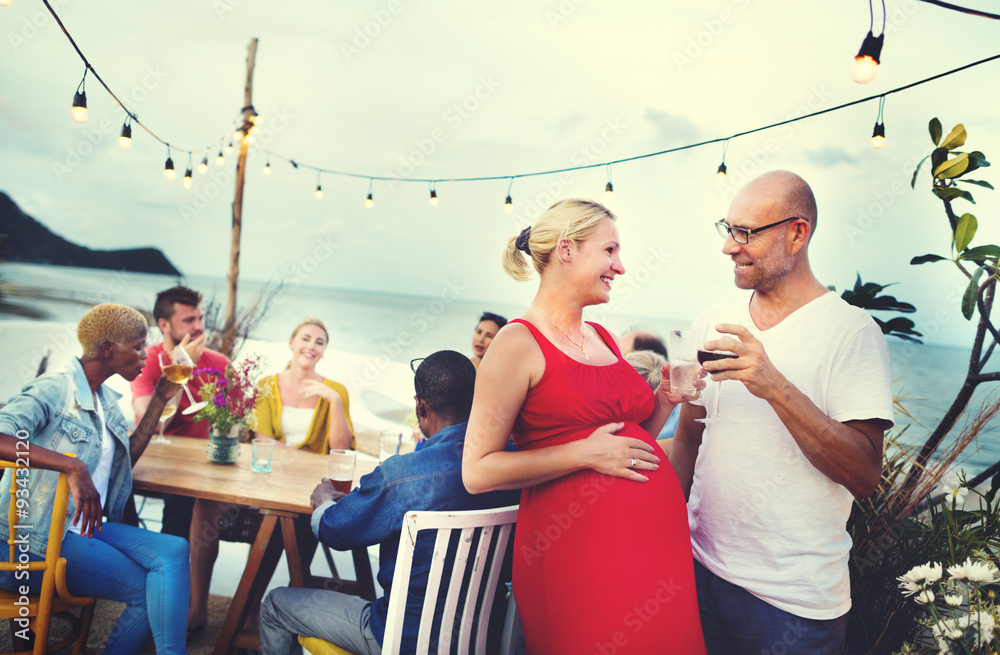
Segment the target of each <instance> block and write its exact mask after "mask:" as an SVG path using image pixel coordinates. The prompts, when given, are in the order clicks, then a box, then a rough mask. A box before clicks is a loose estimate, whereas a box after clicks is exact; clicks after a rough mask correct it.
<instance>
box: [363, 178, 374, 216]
mask: <svg viewBox="0 0 1000 655" xmlns="http://www.w3.org/2000/svg"><path fill="white" fill-rule="evenodd" d="M373 184H375V180H368V197H367V198H365V207H367V208H368V209H371V208H372V206H373V205H374V204H375V200H374V199H373V198H372V185H373Z"/></svg>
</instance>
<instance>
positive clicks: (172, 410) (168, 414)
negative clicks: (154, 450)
mask: <svg viewBox="0 0 1000 655" xmlns="http://www.w3.org/2000/svg"><path fill="white" fill-rule="evenodd" d="M177 399H178V398H177V396H174V397H173V398H171V399H170V400H168V401H167V404H166V405H164V406H163V412H162V413H161V414H160V433H159V434H157V435H156V438H154V439H153V440H152V441H150V442H149V443H170V439H167V438H166V437H165V436H163V431H164V429H166V427H167V421H169V420H170V419H171V418H173V416H174V414H176V413H177V405H178V403H176V402H174V400H177Z"/></svg>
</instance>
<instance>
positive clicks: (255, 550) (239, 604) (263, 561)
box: [215, 511, 282, 655]
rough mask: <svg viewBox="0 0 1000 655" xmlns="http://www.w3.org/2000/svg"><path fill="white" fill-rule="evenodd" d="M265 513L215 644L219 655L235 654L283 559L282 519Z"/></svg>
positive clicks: (273, 514)
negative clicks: (236, 643) (279, 527)
mask: <svg viewBox="0 0 1000 655" xmlns="http://www.w3.org/2000/svg"><path fill="white" fill-rule="evenodd" d="M262 513H263V514H264V520H263V522H262V523H261V525H260V531H259V532H257V538H256V539H255V540H254V542H253V545H252V546H251V548H250V556H249V558H248V559H247V565H246V568H245V569H244V570H243V577H241V578H240V584H239V587H237V589H236V594H235V595H234V596H233V600H232V602H231V603H230V605H229V611H228V612H226V620H225V621H224V622H223V624H222V630H221V631H220V632H219V640H218V641H217V642H216V644H215V655H229V654H230V653H232V652H233V649H234V643H233V642H234V641H235V640H236V637H237V633H238V632H239V631H240V630H241V629H242V628H243V627H244V625H245V623H246V619H247V617H248V616H249V615H250V612H251V611H252V610H257V609H259V605H260V599H261V597H262V596H263V595H264V589H266V588H267V583H268V582H270V580H271V576H272V575H273V574H274V570H275V568H277V566H278V560H279V559H280V557H281V546H282V544H281V532H280V531H276V530H275V527H276V524H277V522H278V516H277V515H276V514H275V513H269V512H267V511H262ZM241 641H242V640H241ZM258 646H259V640H258ZM258 649H259V648H258Z"/></svg>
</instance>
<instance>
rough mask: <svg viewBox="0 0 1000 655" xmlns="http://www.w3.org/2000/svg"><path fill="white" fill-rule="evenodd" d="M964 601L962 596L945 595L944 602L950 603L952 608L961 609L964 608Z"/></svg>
mask: <svg viewBox="0 0 1000 655" xmlns="http://www.w3.org/2000/svg"><path fill="white" fill-rule="evenodd" d="M962 600H963V598H962V594H945V595H944V602H946V603H948V604H949V605H951V606H952V607H961V606H962Z"/></svg>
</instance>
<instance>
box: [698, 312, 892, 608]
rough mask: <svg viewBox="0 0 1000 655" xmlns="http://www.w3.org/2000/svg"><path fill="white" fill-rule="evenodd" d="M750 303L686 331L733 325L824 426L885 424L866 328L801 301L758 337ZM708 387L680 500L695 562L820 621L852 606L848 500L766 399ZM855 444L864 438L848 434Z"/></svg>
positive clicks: (877, 344)
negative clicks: (685, 494) (759, 347)
mask: <svg viewBox="0 0 1000 655" xmlns="http://www.w3.org/2000/svg"><path fill="white" fill-rule="evenodd" d="M750 298H751V294H749V293H748V294H744V295H741V296H740V297H739V298H738V299H736V300H733V301H729V302H725V303H720V304H718V305H715V306H713V307H710V308H708V309H707V310H705V311H704V312H702V314H701V315H700V316H699V317H698V318H697V319H695V322H694V324H693V325H692V329H693V330H695V331H697V332H698V333H699V334H700V335H702V337H701V338H702V339H703V340H711V339H715V338H718V334H717V333H716V332H715V325H716V324H718V323H738V324H742V325H743V326H744V327H747V328H748V329H749V330H750V332H751V334H753V336H754V337H756V338H757V339H759V340H760V341H761V342H762V343H763V345H764V349H765V351H766V352H767V355H768V358H769V359H770V360H771V362H772V363H773V364H774V366H775V367H776V368H777V369H778V370H779V371H780V372H781V373H782V374H783V375H784V376H785V377H786V378H787V379H788V380H789V382H791V383H792V384H793V385H795V387H797V388H798V389H799V390H800V391H801V392H802V393H804V394H805V395H806V396H808V397H809V399H810V400H812V402H813V403H815V404H816V406H817V407H819V409H820V410H822V411H823V413H824V414H826V415H827V416H829V417H831V418H833V419H834V420H837V421H840V422H844V421H850V420H866V419H885V420H887V421H890V422H891V421H892V418H893V414H892V377H891V370H890V367H889V351H888V347H887V345H886V342H885V337H884V336H883V335H882V332H881V330H880V329H879V328H878V325H877V324H876V323H875V321H873V320H872V318H871V317H870V316H868V314H867V313H866V312H865V311H864V310H862V309H859V308H857V307H853V306H851V305H849V304H848V303H847V302H845V301H844V300H842V299H841V298H840V297H838V296H837V294H835V293H826V294H824V295H823V296H820V297H819V298H817V299H815V300H813V301H812V302H809V303H808V304H806V305H804V306H803V307H800V308H799V309H798V310H796V311H795V312H793V313H792V314H791V315H790V316H788V317H787V318H785V319H784V320H783V321H781V323H779V324H778V325H776V326H774V327H772V328H771V329H769V330H766V331H761V330H759V329H757V327H756V326H755V325H754V322H753V319H752V318H751V317H750V309H749V305H750ZM719 387H720V385H719V383H717V382H711V381H708V385H707V387H706V389H705V391H704V392H703V393H702V396H701V400H700V401H698V402H697V404H699V405H703V406H704V407H705V408H706V411H707V412H708V417H709V419H710V420H709V422H708V423H707V425H706V426H705V430H704V433H703V439H702V444H701V448H700V449H699V451H698V459H697V461H696V463H695V469H694V482H693V484H692V487H691V497H690V500H689V502H688V518H689V520H690V524H691V541H692V547H693V551H694V556H695V558H696V559H697V560H698V561H699V562H701V563H702V564H703V565H704V566H705V567H706V568H707V569H709V570H710V571H712V572H713V573H715V574H716V575H718V576H719V577H721V578H723V579H725V580H727V581H729V582H731V583H732V584H735V585H737V586H740V587H743V588H744V589H746V590H747V591H749V592H750V593H752V594H754V595H755V596H757V597H758V598H760V599H762V600H764V601H765V602H767V603H770V604H771V605H774V606H775V607H777V608H779V609H781V610H784V611H786V612H790V613H792V614H795V615H796V616H801V617H804V618H808V619H816V620H827V619H834V618H837V617H839V616H842V615H843V614H845V613H846V612H847V611H848V610H849V609H850V607H851V590H850V578H849V575H848V570H847V560H848V554H849V552H850V549H851V538H850V536H849V535H848V534H847V530H846V525H847V519H848V516H849V514H850V512H851V505H852V502H853V497H852V496H851V493H850V492H849V491H848V490H847V489H846V488H845V487H843V486H842V485H840V484H837V483H835V482H833V481H832V480H830V479H829V478H828V477H826V476H825V475H824V474H823V473H821V472H820V471H819V470H817V469H816V468H815V467H814V466H813V465H812V464H811V463H810V462H809V461H808V460H807V459H806V458H805V455H803V454H802V451H801V450H800V449H799V447H798V444H796V442H795V440H794V439H793V438H792V436H791V434H790V433H789V432H788V430H787V429H786V428H785V426H784V424H783V423H782V422H781V421H780V420H779V419H778V416H777V414H776V413H775V412H774V410H773V409H772V408H771V407H770V405H768V403H767V402H765V401H763V400H761V399H760V398H757V397H756V396H753V395H752V394H750V392H749V391H747V389H746V387H745V386H744V385H743V383H741V382H739V381H735V380H728V381H725V382H723V383H722V384H721V396H719V397H718V398H719V401H720V405H719V413H718V415H716V414H715V407H716V399H717V395H718V393H719V392H718V389H719ZM859 438H863V437H859Z"/></svg>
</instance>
